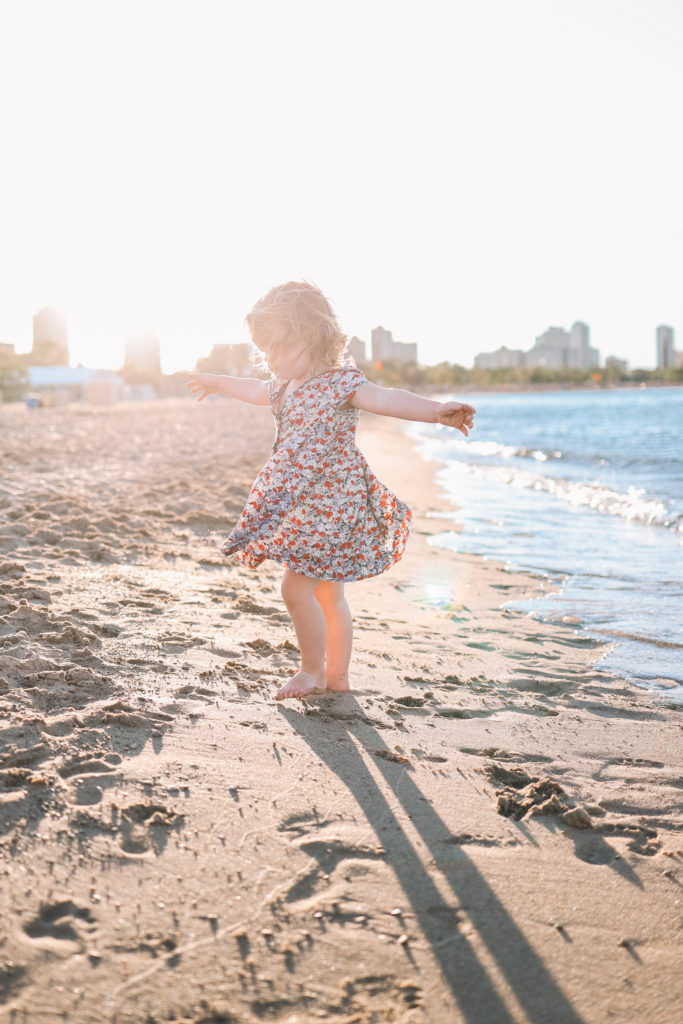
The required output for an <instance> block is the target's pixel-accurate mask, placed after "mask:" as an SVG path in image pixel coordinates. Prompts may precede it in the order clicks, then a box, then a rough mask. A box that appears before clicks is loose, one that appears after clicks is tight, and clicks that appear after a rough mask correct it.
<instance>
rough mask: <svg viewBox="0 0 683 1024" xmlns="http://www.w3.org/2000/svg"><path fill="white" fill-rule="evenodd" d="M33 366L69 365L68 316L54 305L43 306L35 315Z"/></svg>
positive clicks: (32, 351)
mask: <svg viewBox="0 0 683 1024" xmlns="http://www.w3.org/2000/svg"><path fill="white" fill-rule="evenodd" d="M31 365H32V366H68V365H69V336H68V331H67V326H66V317H65V316H64V314H63V313H62V312H60V310H58V309H55V308H54V306H43V308H42V309H41V310H39V311H38V312H37V313H36V314H35V315H34V317H33V348H32V349H31Z"/></svg>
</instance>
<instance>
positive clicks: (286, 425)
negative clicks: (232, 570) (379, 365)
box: [221, 366, 411, 581]
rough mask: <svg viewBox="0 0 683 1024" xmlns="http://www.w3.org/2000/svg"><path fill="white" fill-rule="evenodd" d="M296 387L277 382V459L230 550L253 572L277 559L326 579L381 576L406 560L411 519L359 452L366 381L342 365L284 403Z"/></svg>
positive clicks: (257, 485)
mask: <svg viewBox="0 0 683 1024" xmlns="http://www.w3.org/2000/svg"><path fill="white" fill-rule="evenodd" d="M288 383H289V381H287V380H282V379H280V378H275V379H274V380H272V381H271V382H270V403H271V407H272V410H273V415H274V416H275V422H276V427H277V432H276V437H275V443H274V445H273V452H272V455H271V457H270V458H269V459H268V461H267V462H266V464H265V466H264V467H263V469H262V470H261V471H260V473H259V475H258V476H257V478H256V480H255V481H254V485H253V487H252V489H251V492H250V494H249V497H248V499H247V503H246V505H245V507H244V511H243V512H242V515H241V516H240V519H239V522H238V523H237V526H236V527H235V529H234V530H233V531H232V533H231V534H230V536H229V537H228V538H227V540H226V541H225V542H224V543H223V544H222V546H221V551H222V552H223V554H225V555H232V556H234V557H235V558H236V559H238V561H240V562H242V563H244V565H247V566H249V567H250V568H255V567H256V566H257V565H259V564H260V563H261V562H262V561H263V560H264V559H266V558H271V559H273V561H275V562H279V563H280V565H284V566H286V567H287V568H288V569H291V570H293V571H294V572H297V573H301V574H302V575H303V576H310V577H312V578H313V579H319V580H341V581H351V580H362V579H367V578H368V577H369V576H377V575H379V573H381V572H384V570H385V569H387V568H388V567H389V566H390V565H393V563H394V562H397V561H398V560H399V558H400V557H401V555H402V554H403V551H404V549H405V546H406V542H407V540H408V534H409V532H410V522H411V513H410V509H409V508H408V507H407V505H405V504H404V503H403V502H402V501H400V500H399V499H398V498H397V497H396V496H395V495H394V494H392V493H391V491H390V490H389V489H388V488H387V487H385V486H384V484H382V483H380V481H379V480H378V479H377V477H376V476H375V475H374V474H373V473H372V471H371V469H370V467H369V466H368V464H367V462H366V460H365V458H364V456H363V455H362V453H361V452H360V451H359V450H358V448H357V447H356V437H355V435H356V425H357V423H358V416H359V413H358V409H354V408H352V407H351V406H348V405H346V402H347V400H348V399H349V398H350V397H351V396H352V395H353V394H354V393H355V392H356V391H357V390H358V388H359V387H361V385H362V384H365V383H366V378H365V376H364V375H363V374H362V373H361V372H360V370H357V369H356V368H355V367H353V366H344V367H338V368H337V369H334V370H329V371H328V372H327V373H322V374H320V375H319V376H317V377H311V378H310V379H309V380H307V381H305V383H304V384H302V385H301V386H300V387H298V388H297V389H296V390H295V391H293V392H292V393H291V394H290V395H289V396H288V397H286V398H285V399H284V402H283V401H281V399H282V397H283V395H284V392H285V389H286V387H287V385H288Z"/></svg>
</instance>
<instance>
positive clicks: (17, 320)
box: [0, 0, 683, 371]
mask: <svg viewBox="0 0 683 1024" xmlns="http://www.w3.org/2000/svg"><path fill="white" fill-rule="evenodd" d="M105 20H106V32H105V31H104V28H103V24H104V22H103V19H102V18H101V16H100V12H99V11H98V9H97V5H92V4H90V3H87V2H84V0H62V2H60V3H59V4H51V3H48V2H47V0H27V2H26V3H23V4H15V5H10V7H9V8H8V9H7V11H5V12H4V13H3V39H4V40H5V41H6V46H5V52H4V53H3V61H2V62H0V85H2V86H3V87H4V92H5V94H6V95H11V96H13V97H15V102H13V103H12V104H9V105H7V110H6V112H5V117H4V120H3V136H2V138H3V152H4V154H5V161H4V163H3V185H4V188H3V191H2V196H1V197H0V204H1V206H2V208H1V209H0V214H1V215H2V225H3V230H2V236H1V237H0V282H1V283H2V291H3V302H2V304H0V342H10V343H14V344H15V345H16V347H17V349H18V350H19V351H25V350H26V349H27V348H28V347H29V344H30V317H31V315H32V314H33V312H34V311H35V309H37V308H38V307H39V306H40V305H42V304H43V303H45V302H48V303H50V304H52V305H56V306H61V307H63V308H66V309H67V310H68V311H69V321H70V335H71V347H72V352H73V356H74V358H75V360H76V361H80V362H91V361H96V362H98V363H100V364H101V365H106V366H116V365H117V363H120V360H121V359H122V344H123V339H124V338H125V336H126V335H127V334H129V333H132V332H136V331H140V330H141V331H145V330H149V329H153V330H155V331H156V332H157V333H158V335H159V337H160V338H161V339H162V344H163V357H162V359H163V367H164V369H165V370H167V371H170V370H174V369H182V368H187V367H188V366H192V365H193V364H194V362H195V360H196V358H198V356H199V355H200V353H201V352H203V351H206V350H207V349H209V348H210V347H211V346H212V345H213V344H220V343H226V342H227V343H236V344H239V343H241V342H243V341H245V340H246V329H245V327H244V322H243V321H244V316H245V314H246V313H247V312H248V310H249V308H250V307H251V305H252V304H253V302H255V301H256V300H257V299H258V298H259V296H261V295H263V294H264V293H265V292H266V291H267V290H268V289H269V288H270V287H271V286H272V285H273V284H276V283H278V282H281V281H283V280H289V279H301V278H307V279H310V280H313V281H314V282H315V283H317V284H318V285H320V287H322V289H323V290H324V291H325V293H326V294H328V295H329V296H330V298H331V299H332V301H333V303H334V306H335V308H336V310H337V312H338V314H339V318H340V322H341V324H342V327H343V329H344V331H345V332H346V333H347V334H348V335H349V336H350V337H351V336H353V335H357V336H359V337H363V336H365V337H367V334H368V331H369V329H370V327H371V325H372V324H374V323H377V322H378V321H379V322H380V323H389V324H391V328H392V330H393V332H394V334H395V336H396V337H398V338H407V339H410V342H411V343H415V344H417V346H418V349H419V352H420V357H421V359H422V360H423V361H424V362H425V363H432V364H433V363H437V362H440V361H443V360H449V361H453V362H459V363H461V364H463V365H471V363H472V361H473V358H474V356H475V354H476V353H477V352H480V351H485V350H489V349H495V348H496V346H497V345H499V344H502V343H504V344H506V345H508V346H510V347H511V348H519V349H521V348H525V347H527V346H528V345H529V344H530V339H532V338H533V337H534V336H535V335H536V334H537V333H538V330H539V325H543V324H553V323H571V322H572V321H573V319H574V318H576V317H578V318H579V319H581V320H583V321H585V322H586V323H590V324H591V328H592V331H593V334H594V337H595V338H596V341H597V344H598V347H599V348H600V349H601V350H602V351H603V352H605V353H617V354H619V355H620V356H622V357H624V358H626V359H628V361H629V363H630V364H631V365H632V366H637V365H642V366H643V367H648V366H652V365H653V364H654V355H653V351H652V343H651V337H652V329H653V326H654V325H657V324H671V325H672V326H673V327H674V328H675V329H677V330H678V331H679V334H680V332H681V331H682V330H683V289H682V287H681V280H682V274H681V270H682V269H683V255H682V254H683V208H682V206H681V203H680V197H679V192H680V185H679V176H680V172H679V166H680V163H681V154H682V150H683V133H682V132H681V130H680V129H681V125H680V121H681V114H680V101H679V97H680V96H681V94H683V62H682V61H681V60H680V53H681V50H682V49H683V8H682V7H681V6H680V5H678V4H672V3H669V2H667V0H651V2H650V3H648V4H647V5H646V4H644V3H642V0H619V2H615V0H601V2H600V3H598V4H596V3H593V2H590V0H573V2H572V3H571V4H567V3H566V2H564V0H523V2H521V3H519V4H510V3H509V2H508V0H483V2H482V3H481V4H472V3H470V2H469V0H468V2H465V0H452V2H449V3H445V2H443V0H424V3H421V4H420V5H419V6H418V5H417V4H412V3H409V2H407V0H399V2H392V0H375V2H373V3H372V4H366V3H364V2H361V0H347V2H345V3H343V4H342V3H341V2H337V3H336V2H335V0H331V2H330V3H329V4H319V3H316V2H314V0H292V3H290V4H286V5H283V4H279V3H277V2H275V0H260V2H259V3H258V4H245V5H236V4H223V3H220V2H217V0H207V2H206V3H203V4H202V5H200V8H196V9H195V8H193V7H191V6H190V5H189V4H188V5H182V4H165V3H163V2H160V0H148V2H146V3H145V4H142V5H141V4H137V3H133V2H132V0H121V2H120V3H119V4H117V5H116V6H115V8H112V9H111V10H110V11H109V13H108V16H107V18H106V19H105ZM331 24H333V25H334V31H333V32H332V33H331V32H330V25H331ZM37 26H40V31H38V28H37ZM181 68H182V73H179V69H181ZM84 83H87V88H85V87H84ZM85 125H87V130H86V129H85V127H84V126H85Z"/></svg>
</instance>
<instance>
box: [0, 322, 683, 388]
mask: <svg viewBox="0 0 683 1024" xmlns="http://www.w3.org/2000/svg"><path fill="white" fill-rule="evenodd" d="M32 325H33V333H32V344H31V346H30V347H29V348H28V349H25V350H20V349H17V347H16V345H14V343H13V342H9V343H8V342H0V347H1V348H3V349H4V350H7V349H8V346H9V348H12V347H14V351H15V353H16V354H17V355H30V354H31V353H32V352H36V353H39V352H41V349H44V348H45V346H47V347H48V348H50V347H51V348H52V349H54V350H55V351H60V352H62V353H65V354H66V358H67V364H68V365H72V366H73V365H83V366H87V365H88V364H87V363H83V362H82V361H80V360H79V361H76V360H75V359H74V358H73V356H72V353H71V345H70V342H69V330H68V318H67V316H66V313H65V311H64V310H62V309H58V308H56V307H53V306H43V307H41V308H40V309H39V310H38V311H37V312H36V313H34V314H33V315H32ZM590 334H591V332H590V327H589V325H588V324H586V323H584V322H583V321H574V323H573V324H572V327H571V328H570V330H569V331H566V330H565V329H564V328H562V327H557V326H549V327H547V328H546V329H545V330H544V331H543V332H542V333H541V334H540V335H536V336H535V338H534V342H533V344H532V345H531V346H530V347H529V349H527V350H521V349H512V348H510V347H509V346H508V345H507V344H505V343H502V344H501V345H499V346H498V347H497V348H496V349H495V350H492V351H488V352H477V353H475V355H474V357H473V359H472V364H471V365H472V367H474V368H477V367H479V368H480V369H496V368H498V369H503V368H513V367H522V366H527V367H533V366H546V367H547V368H549V369H559V368H561V367H562V366H566V367H569V368H572V367H573V368H575V369H587V368H588V367H590V366H593V365H594V366H596V367H600V366H604V365H606V364H607V363H608V361H610V360H611V361H612V362H615V361H616V362H622V361H623V362H629V361H628V360H624V359H623V356H622V355H621V354H620V353H618V352H611V353H609V355H607V354H604V353H603V352H602V351H601V350H599V349H596V348H592V347H591V346H590V343H589V341H590ZM369 336H370V341H369V342H368V341H366V339H365V338H361V337H360V336H358V335H353V336H350V337H349V350H350V351H351V352H352V354H354V355H355V357H356V358H357V357H358V355H360V353H363V356H362V358H363V359H364V360H372V361H378V360H379V361H381V360H382V359H384V360H390V359H395V360H397V361H399V362H408V363H409V362H417V363H418V364H420V365H423V366H430V365H436V364H435V363H429V362H427V361H426V360H425V359H420V358H419V355H418V353H419V348H418V345H417V344H416V343H415V342H401V341H396V340H395V339H394V338H393V332H392V331H391V330H388V329H386V328H384V327H383V326H379V325H378V326H376V327H374V328H372V329H371V330H370V332H369ZM247 341H248V338H247ZM231 344H236V345H240V344H244V341H242V342H234V343H231V342H212V344H211V346H209V348H208V349H202V350H201V351H199V352H198V353H197V355H196V358H195V359H194V361H193V363H192V365H187V366H183V367H176V368H174V369H172V370H168V369H166V368H165V367H164V365H163V364H164V359H163V352H164V348H163V342H162V339H161V338H160V337H159V334H158V332H157V331H155V330H152V329H148V330H145V331H133V332H130V331H129V332H128V333H127V334H126V335H125V337H124V338H123V340H122V342H121V347H122V355H121V359H120V360H119V361H118V362H117V363H116V364H115V365H114V364H112V365H108V364H104V363H92V364H91V367H92V368H98V369H106V370H114V371H116V370H120V369H122V368H124V367H125V366H126V365H128V364H130V363H136V364H137V365H138V366H139V367H140V368H141V369H157V370H158V371H159V372H163V373H174V372H179V371H182V370H187V371H192V370H193V369H194V367H195V365H196V363H197V362H198V361H199V360H202V359H204V358H206V356H207V354H208V352H209V349H210V348H213V347H225V346H226V345H228V346H229V345H231ZM652 349H653V352H654V358H653V359H652V365H653V368H656V367H663V368H669V367H674V366H676V365H678V364H677V362H676V356H677V355H678V353H677V352H676V350H675V329H674V328H673V327H671V326H670V325H666V324H658V325H657V326H656V327H655V328H654V338H653V340H652ZM563 350H564V352H563ZM562 352H563V354H560V353H562ZM662 352H666V353H667V354H666V355H665V356H662ZM546 353H547V354H548V355H549V356H550V358H548V357H547V355H546ZM438 361H439V362H452V363H457V362H458V360H457V359H446V360H438ZM460 365H463V366H464V365H467V364H465V363H461V364H460ZM637 368H642V369H645V368H647V365H646V364H645V363H641V364H638V365H637V366H631V369H637Z"/></svg>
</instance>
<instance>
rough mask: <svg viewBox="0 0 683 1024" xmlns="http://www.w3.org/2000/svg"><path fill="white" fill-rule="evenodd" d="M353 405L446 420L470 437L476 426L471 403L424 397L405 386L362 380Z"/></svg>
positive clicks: (381, 413)
mask: <svg viewBox="0 0 683 1024" xmlns="http://www.w3.org/2000/svg"><path fill="white" fill-rule="evenodd" d="M349 405H352V406H353V407H354V408H355V409H364V410H365V412H374V413H377V415H379V416H395V417H396V418H397V419H399V420H417V421H418V422H420V423H443V424H444V426H446V427H454V428H455V429H456V430H459V431H461V433H463V434H464V435H465V437H467V435H468V433H469V431H470V430H471V429H472V425H473V420H474V414H475V412H476V411H477V410H476V409H473V408H472V406H471V405H466V404H464V403H462V402H437V401H435V400H434V399H432V398H421V397H420V395H414V394H413V392H412V391H403V390H402V389H401V388H383V387H380V386H379V384H371V383H370V382H369V381H368V382H367V383H366V384H361V386H360V387H359V388H358V391H356V393H355V394H354V395H351V397H350V398H349Z"/></svg>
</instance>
